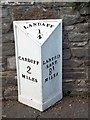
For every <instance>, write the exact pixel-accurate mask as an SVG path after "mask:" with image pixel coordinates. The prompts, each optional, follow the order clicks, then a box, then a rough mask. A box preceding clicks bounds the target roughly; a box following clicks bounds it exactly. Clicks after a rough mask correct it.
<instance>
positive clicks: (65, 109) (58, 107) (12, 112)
mask: <svg viewBox="0 0 90 120" xmlns="http://www.w3.org/2000/svg"><path fill="white" fill-rule="evenodd" d="M2 117H3V118H35V119H36V120H39V119H40V118H49V119H50V118H88V97H82V96H74V97H70V96H66V97H64V98H63V99H62V100H60V101H59V102H57V103H56V104H55V105H53V106H52V107H50V108H49V109H47V110H45V111H44V112H40V111H38V110H35V109H33V108H31V107H29V106H26V105H24V104H22V103H19V102H18V101H15V100H8V101H3V102H2Z"/></svg>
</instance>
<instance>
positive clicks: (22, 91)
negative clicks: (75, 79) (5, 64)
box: [14, 19, 62, 111]
mask: <svg viewBox="0 0 90 120" xmlns="http://www.w3.org/2000/svg"><path fill="white" fill-rule="evenodd" d="M14 36H15V50H16V65H17V77H18V100H19V101H20V102H21V103H24V104H26V105H29V106H31V107H33V108H36V109H38V110H40V111H44V110H45V109H47V108H48V107H50V106H51V105H53V104H54V103H56V102H57V101H59V100H60V99H61V98H62V20H61V19H54V20H26V21H14Z"/></svg>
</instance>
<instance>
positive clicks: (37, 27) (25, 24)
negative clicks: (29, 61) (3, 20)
mask: <svg viewBox="0 0 90 120" xmlns="http://www.w3.org/2000/svg"><path fill="white" fill-rule="evenodd" d="M14 22H16V24H17V26H19V28H21V29H22V30H23V31H24V32H25V33H26V34H28V36H29V37H30V38H32V40H34V41H36V42H37V43H39V44H40V45H42V44H43V43H44V42H45V41H46V40H47V39H48V37H49V36H50V35H51V34H52V32H53V31H54V30H55V29H56V27H57V26H58V25H59V24H60V23H61V19H52V20H25V21H14Z"/></svg>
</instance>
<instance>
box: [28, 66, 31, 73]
mask: <svg viewBox="0 0 90 120" xmlns="http://www.w3.org/2000/svg"><path fill="white" fill-rule="evenodd" d="M27 69H28V70H27V73H29V74H31V72H30V70H31V67H30V66H27Z"/></svg>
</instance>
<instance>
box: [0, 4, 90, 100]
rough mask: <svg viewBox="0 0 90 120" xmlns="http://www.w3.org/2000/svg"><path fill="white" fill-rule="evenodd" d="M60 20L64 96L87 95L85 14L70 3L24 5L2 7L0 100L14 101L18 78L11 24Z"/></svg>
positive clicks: (89, 39)
mask: <svg viewBox="0 0 90 120" xmlns="http://www.w3.org/2000/svg"><path fill="white" fill-rule="evenodd" d="M55 18H60V19H63V73H62V74H63V93H64V95H77V94H82V93H85V94H86V93H88V92H89V91H88V84H89V77H90V75H89V71H90V54H89V53H90V36H89V34H88V32H89V31H88V30H89V29H88V28H89V26H88V23H89V21H90V18H89V12H88V11H85V12H84V11H83V10H81V11H77V10H73V8H72V3H64V2H62V3H60V2H59V3H56V2H52V3H46V2H45V3H35V2H31V3H26V4H25V3H23V4H22V5H21V4H19V3H18V4H16V5H14V4H13V5H10V4H7V5H4V4H3V5H2V43H1V41H0V47H2V56H1V53H0V67H1V66H2V92H3V99H5V100H8V99H17V77H16V76H17V75H16V65H15V44H14V37H13V21H14V20H27V19H55Z"/></svg>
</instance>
